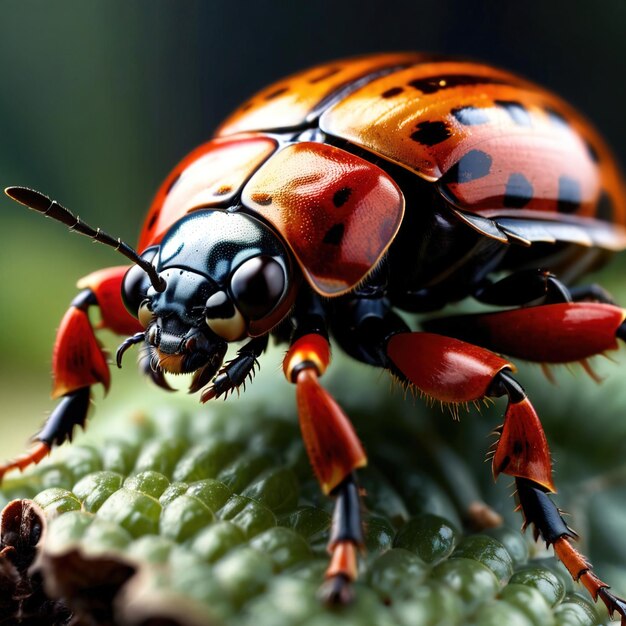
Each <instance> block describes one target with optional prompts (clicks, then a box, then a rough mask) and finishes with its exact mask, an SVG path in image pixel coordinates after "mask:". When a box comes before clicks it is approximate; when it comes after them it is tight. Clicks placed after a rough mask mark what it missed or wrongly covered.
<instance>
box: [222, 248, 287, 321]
mask: <svg viewBox="0 0 626 626" xmlns="http://www.w3.org/2000/svg"><path fill="white" fill-rule="evenodd" d="M230 288H231V291H232V293H233V297H234V298H235V302H236V303H237V306H238V307H239V309H240V310H241V312H242V313H243V314H244V315H245V316H246V317H248V319H251V320H260V319H262V318H264V317H265V316H267V315H268V314H269V313H270V312H271V311H272V310H273V309H274V308H275V307H276V305H277V304H278V302H279V301H280V298H281V296H282V295H283V292H284V291H285V271H284V270H283V267H282V265H281V264H280V263H278V261H276V260H274V259H273V258H272V257H269V256H257V257H254V258H253V259H250V260H248V261H246V262H245V263H242V264H241V265H240V266H239V267H238V268H237V269H236V270H235V272H234V273H233V275H232V278H231V280H230Z"/></svg>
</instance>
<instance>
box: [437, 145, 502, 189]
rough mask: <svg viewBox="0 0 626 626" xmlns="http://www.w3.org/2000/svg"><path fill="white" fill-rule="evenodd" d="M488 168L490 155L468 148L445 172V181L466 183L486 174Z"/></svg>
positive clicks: (489, 166)
mask: <svg viewBox="0 0 626 626" xmlns="http://www.w3.org/2000/svg"><path fill="white" fill-rule="evenodd" d="M490 170H491V157H490V156H489V155H488V154H487V153H486V152H483V151H482V150H470V151H469V152H468V153H467V154H465V155H463V156H462V157H461V158H460V159H459V160H458V161H457V162H456V163H455V164H454V165H453V166H452V167H451V168H450V169H449V170H448V171H447V172H446V175H445V182H448V183H468V182H470V181H472V180H477V179H478V178H482V177H483V176H487V174H489V171H490Z"/></svg>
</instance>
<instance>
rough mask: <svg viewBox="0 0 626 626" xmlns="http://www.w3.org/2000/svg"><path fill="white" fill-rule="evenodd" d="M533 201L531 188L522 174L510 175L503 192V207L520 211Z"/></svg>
mask: <svg viewBox="0 0 626 626" xmlns="http://www.w3.org/2000/svg"><path fill="white" fill-rule="evenodd" d="M532 199H533V186H532V185H531V184H530V182H529V180H528V179H527V178H526V176H524V175H523V174H511V175H510V176H509V180H508V181H507V183H506V190H505V192H504V206H505V207H506V208H508V209H522V208H524V207H525V206H526V205H527V204H528V203H529V202H530V201H531V200H532Z"/></svg>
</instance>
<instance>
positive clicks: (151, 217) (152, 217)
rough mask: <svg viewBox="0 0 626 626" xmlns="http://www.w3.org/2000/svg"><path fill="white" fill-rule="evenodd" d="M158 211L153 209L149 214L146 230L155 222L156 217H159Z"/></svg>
mask: <svg viewBox="0 0 626 626" xmlns="http://www.w3.org/2000/svg"><path fill="white" fill-rule="evenodd" d="M159 213H161V211H160V210H158V211H155V212H154V213H153V214H152V215H151V216H150V219H149V220H148V223H147V224H146V228H147V229H148V230H150V229H151V228H152V227H153V226H154V225H155V224H156V221H157V219H158V217H159Z"/></svg>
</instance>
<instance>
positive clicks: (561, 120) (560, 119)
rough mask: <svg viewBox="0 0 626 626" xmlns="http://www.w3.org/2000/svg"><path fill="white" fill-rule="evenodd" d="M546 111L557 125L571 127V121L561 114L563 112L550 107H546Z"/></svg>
mask: <svg viewBox="0 0 626 626" xmlns="http://www.w3.org/2000/svg"><path fill="white" fill-rule="evenodd" d="M545 112H546V115H547V116H548V117H549V118H550V121H551V122H552V123H553V124H554V125H555V126H559V127H561V128H568V129H569V122H568V121H567V120H566V119H565V117H564V116H563V115H561V113H559V112H558V111H555V110H554V109H550V108H546V109H545Z"/></svg>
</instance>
